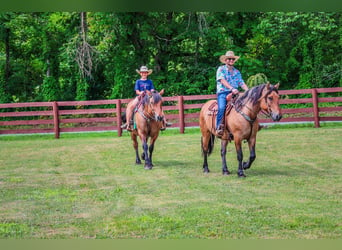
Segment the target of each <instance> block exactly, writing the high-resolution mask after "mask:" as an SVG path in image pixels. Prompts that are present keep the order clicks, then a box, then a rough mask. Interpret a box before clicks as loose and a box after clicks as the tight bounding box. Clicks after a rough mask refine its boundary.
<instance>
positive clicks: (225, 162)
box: [221, 140, 230, 175]
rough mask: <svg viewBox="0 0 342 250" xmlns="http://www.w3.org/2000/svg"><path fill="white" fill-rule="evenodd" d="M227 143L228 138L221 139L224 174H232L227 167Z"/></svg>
mask: <svg viewBox="0 0 342 250" xmlns="http://www.w3.org/2000/svg"><path fill="white" fill-rule="evenodd" d="M227 144H228V140H221V159H222V174H223V175H229V174H230V172H229V170H228V167H227V160H226V154H227Z"/></svg>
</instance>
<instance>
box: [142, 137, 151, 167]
mask: <svg viewBox="0 0 342 250" xmlns="http://www.w3.org/2000/svg"><path fill="white" fill-rule="evenodd" d="M143 150H144V152H143V154H144V158H145V166H144V168H145V169H152V164H151V160H150V157H149V155H148V144H147V140H146V139H145V140H143Z"/></svg>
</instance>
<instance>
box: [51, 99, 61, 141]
mask: <svg viewBox="0 0 342 250" xmlns="http://www.w3.org/2000/svg"><path fill="white" fill-rule="evenodd" d="M52 112H53V128H54V132H55V138H56V139H59V134H60V130H59V112H58V104H57V102H53V103H52Z"/></svg>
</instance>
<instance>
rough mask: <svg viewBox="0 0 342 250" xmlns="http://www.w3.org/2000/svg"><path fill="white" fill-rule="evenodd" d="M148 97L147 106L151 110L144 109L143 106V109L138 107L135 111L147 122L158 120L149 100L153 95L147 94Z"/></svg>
mask: <svg viewBox="0 0 342 250" xmlns="http://www.w3.org/2000/svg"><path fill="white" fill-rule="evenodd" d="M148 98H149V102H148V107H149V109H150V110H151V112H147V111H145V108H143V110H141V108H140V107H139V108H138V110H137V111H138V112H139V114H140V115H141V116H142V117H143V118H144V119H145V120H146V121H147V122H150V121H158V118H157V117H158V115H157V114H156V112H155V110H154V107H153V104H152V102H151V99H153V95H149V96H148ZM145 105H146V103H145ZM143 106H144V105H143Z"/></svg>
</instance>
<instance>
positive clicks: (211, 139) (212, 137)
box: [208, 134, 215, 155]
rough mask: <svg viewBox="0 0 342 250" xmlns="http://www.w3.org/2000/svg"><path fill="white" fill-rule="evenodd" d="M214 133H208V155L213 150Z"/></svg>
mask: <svg viewBox="0 0 342 250" xmlns="http://www.w3.org/2000/svg"><path fill="white" fill-rule="evenodd" d="M214 143H215V135H213V134H210V138H209V145H208V155H210V154H211V153H212V152H213V150H214Z"/></svg>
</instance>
